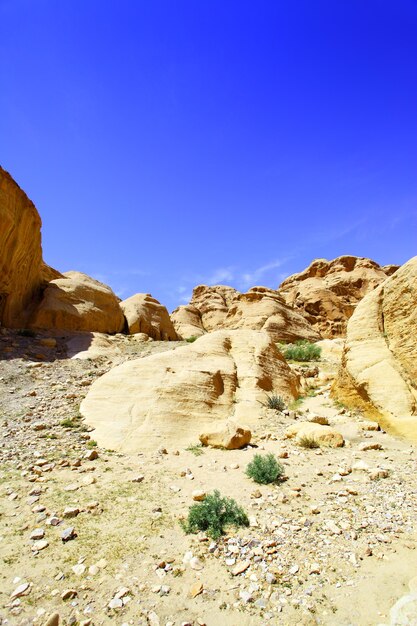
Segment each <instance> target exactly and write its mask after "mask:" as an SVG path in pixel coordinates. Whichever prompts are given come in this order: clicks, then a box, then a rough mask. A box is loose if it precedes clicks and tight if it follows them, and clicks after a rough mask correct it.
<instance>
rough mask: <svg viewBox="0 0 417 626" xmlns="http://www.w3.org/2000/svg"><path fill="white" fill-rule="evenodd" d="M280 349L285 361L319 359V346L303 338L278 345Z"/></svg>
mask: <svg viewBox="0 0 417 626" xmlns="http://www.w3.org/2000/svg"><path fill="white" fill-rule="evenodd" d="M280 350H281V352H282V354H283V355H284V356H285V358H286V359H287V361H302V362H306V361H319V360H320V355H321V348H320V346H318V345H316V344H315V343H311V342H310V341H306V340H305V339H300V340H299V341H296V342H295V343H289V344H286V345H283V346H280Z"/></svg>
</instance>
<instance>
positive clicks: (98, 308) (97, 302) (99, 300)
mask: <svg viewBox="0 0 417 626" xmlns="http://www.w3.org/2000/svg"><path fill="white" fill-rule="evenodd" d="M124 323H125V321H124V316H123V312H122V310H121V308H120V306H119V300H118V298H117V297H116V296H115V294H114V293H113V291H112V290H111V289H110V287H107V285H103V283H100V282H99V281H98V280H94V279H93V278H91V277H90V276H87V275H86V274H82V273H81V272H66V273H65V274H63V278H57V279H54V280H52V281H50V282H49V283H48V286H47V287H46V289H45V291H44V293H43V298H42V301H41V303H40V304H39V306H38V308H37V309H36V312H35V314H34V316H33V317H32V319H31V322H30V326H31V327H32V328H45V329H50V328H56V329H60V330H70V331H96V332H100V333H118V332H121V331H122V330H123V328H124Z"/></svg>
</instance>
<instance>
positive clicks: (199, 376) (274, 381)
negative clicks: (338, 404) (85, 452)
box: [81, 330, 299, 453]
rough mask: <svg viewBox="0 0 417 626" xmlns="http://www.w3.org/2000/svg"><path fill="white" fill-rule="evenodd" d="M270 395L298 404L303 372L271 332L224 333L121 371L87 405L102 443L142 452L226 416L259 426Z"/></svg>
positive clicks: (192, 435) (182, 441)
mask: <svg viewBox="0 0 417 626" xmlns="http://www.w3.org/2000/svg"><path fill="white" fill-rule="evenodd" d="M265 392H268V393H270V392H272V393H276V394H277V395H281V396H282V397H283V398H284V399H285V400H287V401H291V400H292V399H294V398H296V397H298V394H299V380H298V376H297V375H296V374H295V373H293V372H292V371H291V369H290V368H289V366H288V365H287V363H286V361H285V359H284V358H283V357H282V355H281V354H280V352H279V351H278V349H277V347H276V345H275V343H274V342H273V341H272V340H271V338H270V337H269V335H268V334H267V333H264V332H258V331H247V330H232V331H228V330H222V331H217V332H213V333H209V334H206V335H204V336H202V337H200V338H199V339H198V341H196V342H194V343H191V344H187V345H185V346H181V347H179V348H176V349H175V350H172V351H168V352H162V353H158V354H154V355H151V356H147V357H144V358H141V359H136V360H133V361H127V362H125V363H123V364H122V365H119V366H118V367H115V368H113V369H112V370H110V371H109V372H107V373H106V374H104V376H102V377H101V378H99V379H98V380H96V381H95V382H94V383H93V384H92V385H91V387H90V390H89V392H88V394H87V396H86V398H85V399H84V400H83V402H82V404H81V413H82V415H84V417H85V418H86V422H87V424H89V425H91V426H93V427H94V428H95V431H94V439H96V440H97V441H98V443H99V445H102V446H104V447H106V448H111V449H114V450H121V451H124V452H128V453H135V452H137V451H138V450H143V449H157V448H159V447H160V446H165V447H169V445H170V444H172V445H175V446H176V447H178V446H181V445H183V446H186V445H189V444H192V443H193V442H195V440H196V438H197V437H198V435H199V434H200V433H202V432H208V433H210V432H212V431H214V430H217V426H218V425H219V424H221V423H223V422H224V421H225V420H228V419H232V420H233V421H236V422H237V423H244V424H247V426H248V427H249V428H252V427H256V426H257V425H258V423H259V420H260V418H261V416H262V415H263V408H262V405H261V402H262V401H263V400H264V399H265Z"/></svg>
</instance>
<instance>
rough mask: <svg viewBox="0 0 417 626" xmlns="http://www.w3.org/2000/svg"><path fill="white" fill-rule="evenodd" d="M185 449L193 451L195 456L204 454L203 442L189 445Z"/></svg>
mask: <svg viewBox="0 0 417 626" xmlns="http://www.w3.org/2000/svg"><path fill="white" fill-rule="evenodd" d="M185 449H186V450H187V451H188V452H191V453H192V454H194V456H201V455H202V454H204V450H203V446H202V445H201V443H197V444H195V445H191V446H188V448H185Z"/></svg>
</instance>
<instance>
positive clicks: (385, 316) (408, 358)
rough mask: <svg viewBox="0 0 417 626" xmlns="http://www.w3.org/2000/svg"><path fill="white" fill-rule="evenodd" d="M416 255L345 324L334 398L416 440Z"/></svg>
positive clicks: (359, 306)
mask: <svg viewBox="0 0 417 626" xmlns="http://www.w3.org/2000/svg"><path fill="white" fill-rule="evenodd" d="M416 336H417V257H414V258H413V259H411V260H410V261H408V263H406V264H405V265H403V266H402V267H401V268H400V269H399V270H397V271H396V272H395V273H394V274H393V275H392V276H390V277H389V278H387V280H386V281H385V282H384V283H382V284H381V285H380V286H379V287H377V288H376V289H375V290H374V291H372V292H371V293H369V294H368V295H367V296H366V297H365V298H364V299H363V300H362V301H361V302H360V303H359V305H358V306H357V308H356V311H355V313H354V314H353V316H352V318H351V319H350V321H349V323H348V329H347V339H346V346H345V349H344V352H343V356H342V367H341V370H340V373H339V377H338V380H337V381H336V384H335V385H334V388H333V393H334V395H335V397H336V398H338V399H339V400H341V401H342V402H344V403H346V404H348V405H349V406H356V407H359V408H361V409H363V410H364V411H365V412H367V413H368V415H370V416H371V417H375V418H377V419H378V420H379V421H380V422H381V423H382V424H383V425H386V426H388V427H391V428H393V429H394V430H395V431H397V432H399V433H404V434H407V435H408V436H410V437H412V438H414V440H417V342H416Z"/></svg>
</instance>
